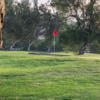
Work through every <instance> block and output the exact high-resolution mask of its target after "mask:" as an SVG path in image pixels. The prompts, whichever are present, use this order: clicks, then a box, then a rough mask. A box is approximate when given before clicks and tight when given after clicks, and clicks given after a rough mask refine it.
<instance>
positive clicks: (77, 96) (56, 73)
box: [0, 51, 100, 100]
mask: <svg viewBox="0 0 100 100" xmlns="http://www.w3.org/2000/svg"><path fill="white" fill-rule="evenodd" d="M28 53H29V52H23V51H0V100H1V99H4V100H16V99H17V100H99V99H100V74H99V73H100V55H97V54H85V55H83V56H79V55H73V54H71V53H70V54H69V53H68V54H66V53H64V52H61V53H60V52H58V53H57V54H66V55H70V56H66V57H54V56H42V55H30V54H28ZM31 53H32V52H31ZM95 58H96V59H95Z"/></svg>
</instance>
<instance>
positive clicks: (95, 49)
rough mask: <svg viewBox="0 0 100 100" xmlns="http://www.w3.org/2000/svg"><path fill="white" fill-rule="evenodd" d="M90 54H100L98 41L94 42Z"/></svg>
mask: <svg viewBox="0 0 100 100" xmlns="http://www.w3.org/2000/svg"><path fill="white" fill-rule="evenodd" d="M89 49H90V52H91V53H99V54H100V44H99V43H98V42H97V41H94V42H93V43H91V45H90V48H89Z"/></svg>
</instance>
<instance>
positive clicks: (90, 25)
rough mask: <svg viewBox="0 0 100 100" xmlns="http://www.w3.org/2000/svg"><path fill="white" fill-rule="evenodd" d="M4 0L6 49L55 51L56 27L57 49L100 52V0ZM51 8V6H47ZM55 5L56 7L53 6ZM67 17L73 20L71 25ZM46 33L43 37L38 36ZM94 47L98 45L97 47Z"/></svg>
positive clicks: (82, 52) (4, 46) (80, 52)
mask: <svg viewBox="0 0 100 100" xmlns="http://www.w3.org/2000/svg"><path fill="white" fill-rule="evenodd" d="M32 3H33V5H34V6H31V4H30V3H29V0H21V2H20V3H19V2H14V0H5V4H6V16H5V20H4V26H3V30H2V31H3V40H4V45H3V49H8V50H9V49H11V50H12V48H20V50H39V51H48V52H50V51H53V35H52V33H53V30H54V29H56V30H57V32H58V33H59V34H58V36H57V37H56V50H58V51H60V50H63V48H65V50H66V51H74V52H78V51H79V54H84V53H85V52H86V50H87V49H88V48H89V47H90V51H91V52H94V53H99V52H100V50H99V43H100V27H99V24H100V17H99V16H100V15H99V13H100V8H99V5H100V4H99V3H98V0H90V1H89V2H86V0H83V1H82V0H62V1H61V0H54V1H53V2H51V3H50V4H49V5H47V4H42V5H40V6H39V5H38V2H37V0H33V2H32ZM48 8H50V9H48ZM52 8H53V9H52ZM68 20H69V21H71V20H72V23H71V24H70V25H68ZM39 36H44V38H45V39H44V40H39V39H38V37H39ZM94 47H95V49H94Z"/></svg>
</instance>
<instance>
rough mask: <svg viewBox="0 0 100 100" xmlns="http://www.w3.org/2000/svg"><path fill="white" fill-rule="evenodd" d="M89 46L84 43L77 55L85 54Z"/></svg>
mask: <svg viewBox="0 0 100 100" xmlns="http://www.w3.org/2000/svg"><path fill="white" fill-rule="evenodd" d="M89 46H90V43H88V42H85V43H84V46H83V47H82V48H81V50H80V52H79V55H83V54H84V53H85V52H86V50H87V49H88V47H89Z"/></svg>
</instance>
